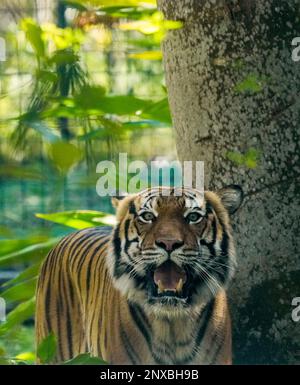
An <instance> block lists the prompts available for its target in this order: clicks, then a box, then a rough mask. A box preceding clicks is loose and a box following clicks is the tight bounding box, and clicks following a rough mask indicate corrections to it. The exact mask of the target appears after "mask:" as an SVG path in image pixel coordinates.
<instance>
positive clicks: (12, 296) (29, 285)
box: [1, 277, 37, 302]
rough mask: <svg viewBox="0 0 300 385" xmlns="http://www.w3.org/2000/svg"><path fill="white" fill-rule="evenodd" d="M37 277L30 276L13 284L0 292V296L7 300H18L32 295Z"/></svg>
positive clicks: (26, 298)
mask: <svg viewBox="0 0 300 385" xmlns="http://www.w3.org/2000/svg"><path fill="white" fill-rule="evenodd" d="M36 281H37V278H36V277H35V278H31V279H29V280H27V281H25V282H21V283H19V284H17V285H14V286H12V287H10V288H8V289H6V290H5V291H3V292H2V293H1V297H2V298H4V299H5V300H6V301H7V302H17V301H18V302H20V301H25V300H28V299H29V298H31V297H33V296H34V293H35V288H36Z"/></svg>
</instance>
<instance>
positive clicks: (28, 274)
mask: <svg viewBox="0 0 300 385" xmlns="http://www.w3.org/2000/svg"><path fill="white" fill-rule="evenodd" d="M41 263H42V261H39V262H37V263H34V264H33V265H31V266H29V267H27V269H25V270H23V271H22V272H21V273H20V274H19V275H18V276H17V277H16V278H13V279H10V280H9V281H7V282H5V283H4V284H3V285H2V286H1V287H7V286H11V285H17V284H19V283H21V282H24V281H27V280H28V279H31V278H33V277H36V276H37V275H38V272H39V270H40V266H41Z"/></svg>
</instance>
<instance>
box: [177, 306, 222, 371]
mask: <svg viewBox="0 0 300 385" xmlns="http://www.w3.org/2000/svg"><path fill="white" fill-rule="evenodd" d="M214 305H215V300H214V299H212V300H211V301H210V302H209V303H208V304H207V305H206V307H205V309H204V310H203V311H202V312H201V314H200V316H199V318H198V320H199V321H201V325H200V327H199V330H198V332H197V335H196V340H195V345H194V348H193V349H192V353H191V354H189V355H188V356H186V357H185V358H183V359H181V360H179V361H177V362H176V364H177V365H184V364H187V363H189V362H191V361H192V360H193V359H194V358H195V356H196V354H197V350H196V349H197V348H198V347H199V345H200V344H201V343H202V341H203V339H204V337H205V333H206V330H207V327H208V325H209V322H210V319H211V316H212V313H213V311H214Z"/></svg>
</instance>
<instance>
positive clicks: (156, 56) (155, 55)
mask: <svg viewBox="0 0 300 385" xmlns="http://www.w3.org/2000/svg"><path fill="white" fill-rule="evenodd" d="M129 57H130V58H131V59H139V60H162V52H161V51H144V52H137V53H131V54H130V55H129Z"/></svg>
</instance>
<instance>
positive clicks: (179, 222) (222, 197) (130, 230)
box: [36, 185, 243, 364]
mask: <svg viewBox="0 0 300 385" xmlns="http://www.w3.org/2000/svg"><path fill="white" fill-rule="evenodd" d="M167 190H169V191H168V194H165V193H163V191H164V192H166V191H167ZM242 200H243V192H242V189H241V188H240V187H239V186H236V185H232V186H228V187H226V188H224V189H222V190H220V191H219V192H216V193H214V192H210V191H208V192H205V193H204V196H203V194H201V193H200V192H199V191H198V190H195V189H190V188H186V189H182V190H181V193H180V194H178V191H177V189H174V188H173V189H172V188H152V189H148V190H145V191H143V192H141V193H137V194H134V195H129V196H127V197H125V198H124V199H122V200H115V202H114V204H115V206H116V220H117V224H116V225H115V227H114V228H113V229H110V228H106V227H95V228H89V229H85V230H81V231H77V232H75V233H73V234H71V235H68V236H66V237H65V238H64V239H62V240H61V241H60V242H59V244H58V245H57V246H56V247H55V248H54V249H52V251H50V252H49V254H48V256H47V258H46V260H45V262H44V263H43V265H42V268H41V272H40V276H39V280H38V285H37V305H36V336H37V344H39V343H40V342H41V341H42V340H43V339H44V338H45V337H47V336H48V335H49V334H50V333H54V335H55V336H56V339H57V352H56V356H55V358H54V360H53V362H54V363H59V362H62V361H65V360H68V359H70V358H72V357H74V356H77V355H78V354H80V353H84V352H90V354H91V355H92V356H99V357H102V358H103V359H104V360H105V361H106V362H108V363H112V364H230V363H231V362H232V353H231V322H230V315H229V311H228V303H227V298H226V293H225V290H226V288H227V287H228V283H229V282H230V280H231V278H232V276H233V274H234V270H235V267H236V256H235V248H234V242H233V238H232V229H231V225H230V219H229V215H231V214H233V213H234V212H235V211H236V210H237V209H238V208H239V206H240V205H241V203H242Z"/></svg>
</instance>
